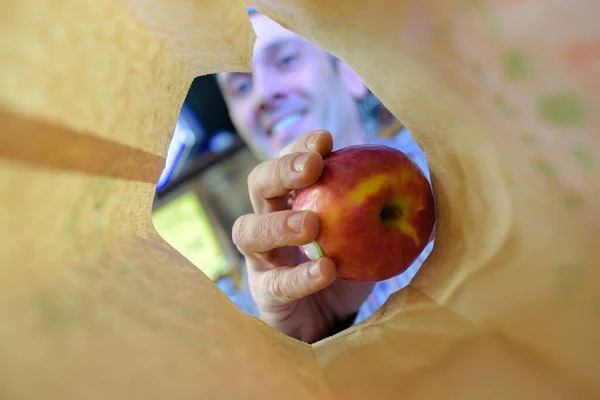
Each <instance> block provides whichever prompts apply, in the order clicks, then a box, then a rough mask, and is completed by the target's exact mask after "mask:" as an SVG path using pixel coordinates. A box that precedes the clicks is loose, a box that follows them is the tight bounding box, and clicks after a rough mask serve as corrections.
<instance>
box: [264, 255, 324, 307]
mask: <svg viewBox="0 0 600 400" xmlns="http://www.w3.org/2000/svg"><path fill="white" fill-rule="evenodd" d="M335 278H336V270H335V264H334V262H333V261H332V260H331V259H330V258H320V259H318V260H316V261H308V262H305V263H302V264H300V265H298V266H296V267H279V268H275V269H272V270H269V271H266V272H264V273H263V274H262V276H261V290H262V292H263V294H264V295H263V299H264V301H265V302H266V305H268V306H280V305H284V304H288V303H291V302H293V301H296V300H300V299H302V298H304V297H306V296H309V295H311V294H313V293H316V292H318V291H319V290H321V289H324V288H325V287H327V286H329V285H330V284H331V283H333V281H335Z"/></svg>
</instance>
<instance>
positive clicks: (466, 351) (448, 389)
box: [0, 0, 600, 399]
mask: <svg viewBox="0 0 600 400" xmlns="http://www.w3.org/2000/svg"><path fill="white" fill-rule="evenodd" d="M250 4H251V5H252V6H253V7H255V8H257V9H258V10H259V11H261V12H263V13H264V14H266V15H268V16H270V17H272V18H273V19H275V20H277V21H278V22H280V23H281V24H282V25H283V26H285V27H287V28H288V29H291V30H293V31H295V32H297V33H299V34H301V35H302V36H304V37H306V38H308V39H309V40H311V41H313V42H314V43H316V44H317V45H319V46H321V47H323V48H324V49H326V50H328V51H330V52H331V53H333V54H334V55H336V56H338V57H340V58H341V59H343V60H344V61H345V62H347V63H348V64H349V65H350V66H351V67H352V68H353V69H354V70H355V71H357V72H358V73H359V74H360V76H361V77H362V78H363V79H364V81H365V82H366V84H367V85H368V87H369V88H370V89H371V90H372V91H373V92H374V93H375V95H377V96H378V97H379V98H380V99H381V100H382V101H383V103H384V104H385V105H386V107H387V108H388V109H389V110H390V111H392V112H393V113H394V115H396V117H398V118H399V119H400V120H401V121H402V123H404V124H405V125H406V126H407V127H408V128H409V130H410V131H411V132H412V133H413V136H414V137H415V139H416V140H417V142H418V143H419V144H420V145H421V146H422V148H423V149H424V150H425V152H426V154H427V157H428V160H429V162H430V168H431V173H432V181H433V185H434V190H435V195H436V201H437V212H438V224H437V236H436V246H435V249H434V252H433V253H432V255H431V257H430V258H429V260H428V261H427V262H426V263H425V264H424V265H423V267H422V269H421V270H420V272H419V273H418V274H417V276H416V278H415V280H414V281H413V283H412V284H411V285H410V286H409V287H407V288H405V289H403V290H402V291H400V292H399V293H397V294H396V295H394V296H392V298H390V300H389V301H388V302H387V303H386V305H384V307H382V309H381V310H379V311H378V312H377V313H376V314H374V315H373V316H372V317H371V318H369V319H368V320H366V321H364V322H363V323H361V324H359V325H357V326H354V327H352V328H350V329H348V330H347V331H344V332H342V333H340V334H338V335H336V336H334V337H331V338H328V339H325V340H323V341H321V342H319V343H316V344H314V345H312V346H309V345H306V344H303V343H299V342H297V341H295V340H293V339H290V338H287V337H285V336H283V335H281V334H279V333H277V332H275V331H273V330H272V329H271V328H269V327H268V326H266V325H265V324H263V323H261V322H260V321H258V320H257V319H255V318H253V317H250V316H247V315H245V314H243V313H242V312H241V311H239V310H237V309H236V308H235V306H234V305H233V304H232V303H231V302H230V301H229V300H228V299H227V298H226V297H225V296H224V295H223V293H221V292H220V291H219V289H218V288H216V287H215V286H214V285H213V284H212V282H211V281H210V280H209V279H208V278H207V277H205V276H203V275H202V273H201V272H200V271H198V270H197V269H196V268H194V267H193V266H192V265H190V264H189V263H188V262H187V261H186V260H185V259H184V258H183V257H181V256H180V255H179V254H178V253H177V252H176V251H175V250H173V249H172V248H170V247H169V246H168V245H167V244H166V243H165V242H164V241H163V240H162V239H161V238H159V237H158V235H157V234H156V232H155V230H154V228H153V227H152V224H151V218H150V209H151V200H152V196H153V192H154V182H156V180H157V179H158V174H159V173H160V169H161V166H162V165H164V156H165V154H166V149H167V145H168V141H169V138H170V135H171V134H172V132H173V127H174V125H175V120H176V117H177V113H178V111H179V107H180V105H181V103H182V101H183V98H184V96H185V93H186V90H187V88H188V87H189V84H190V82H191V80H192V79H193V77H194V76H197V75H201V74H206V73H212V72H217V71H220V70H249V68H250V63H251V57H250V54H251V48H252V43H253V41H254V36H253V33H252V30H251V26H250V24H249V21H248V17H247V15H246V11H245V10H246V4H245V3H244V2H243V1H238V0H228V1H219V2H211V1H207V0H195V1H194V0H170V1H169V0H151V1H137V0H129V1H125V2H121V1H117V0H106V1H103V2H94V3H89V2H87V1H83V0H35V1H34V0H25V1H24V0H19V1H17V0H5V1H4V3H3V12H2V14H1V15H0V60H1V61H0V120H1V122H2V126H3V128H2V134H1V135H0V186H1V187H0V205H1V206H2V212H1V213H0V239H1V240H2V246H0V260H1V263H0V320H1V321H3V322H2V323H1V324H0V337H1V338H2V340H1V341H0V397H2V398H6V399H22V398H28V399H35V398H57V399H58V398H60V399H64V398H107V397H113V398H144V399H152V398H286V399H294V398H298V399H304V398H308V399H316V398H319V399H321V398H322V399H337V398H339V399H364V398H367V397H368V396H372V397H374V398H380V399H387V398H398V397H401V396H402V397H406V398H411V399H432V398H443V399H480V398H483V397H486V398H492V399H494V398H498V399H505V398H515V399H519V398H523V399H532V398H543V399H573V398H578V399H579V398H582V399H583V398H590V399H591V398H598V397H599V396H600V385H599V384H598V382H600V376H599V375H600V372H599V371H600V365H599V363H600V361H598V360H600V357H599V355H600V343H599V340H598V338H599V337H600V295H599V293H600V272H599V271H600V269H599V268H598V267H599V266H600V265H599V262H598V258H599V257H598V256H599V255H600V249H599V247H598V234H599V232H600V212H599V206H600V176H599V175H600V174H599V172H600V171H599V168H600V136H598V134H597V132H598V129H597V127H598V126H600V112H599V111H600V95H599V93H600V70H599V69H598V65H599V63H600V25H598V24H597V20H598V17H599V16H600V15H599V14H600V10H599V9H598V7H597V6H596V4H595V2H594V1H592V0H578V1H566V0H553V1H540V0H489V1H486V0H456V1H450V0H448V1H433V0H427V1H418V0H403V1H392V0H381V1H377V2H375V1H359V0H346V1H344V2H340V1H335V0H319V1H317V0H295V1H288V0H285V1H274V0H254V1H251V2H250Z"/></svg>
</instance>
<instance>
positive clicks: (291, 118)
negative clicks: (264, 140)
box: [273, 114, 300, 133]
mask: <svg viewBox="0 0 600 400" xmlns="http://www.w3.org/2000/svg"><path fill="white" fill-rule="evenodd" d="M299 120H300V114H294V115H288V116H287V117H285V118H283V119H281V120H280V121H279V122H277V123H276V124H275V125H274V126H273V133H277V132H280V131H282V130H284V129H285V128H287V127H288V126H290V125H292V124H294V123H296V122H297V121H299Z"/></svg>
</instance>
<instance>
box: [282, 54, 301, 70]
mask: <svg viewBox="0 0 600 400" xmlns="http://www.w3.org/2000/svg"><path fill="white" fill-rule="evenodd" d="M297 59H298V56H297V55H296V54H286V55H285V56H283V57H281V58H280V59H279V60H278V61H277V66H278V67H279V68H287V67H290V66H292V65H293V64H294V63H295V62H296V61H297Z"/></svg>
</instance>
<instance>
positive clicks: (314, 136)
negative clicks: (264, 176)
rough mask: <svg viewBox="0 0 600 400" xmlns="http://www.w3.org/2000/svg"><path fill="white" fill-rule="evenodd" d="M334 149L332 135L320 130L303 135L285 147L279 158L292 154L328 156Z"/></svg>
mask: <svg viewBox="0 0 600 400" xmlns="http://www.w3.org/2000/svg"><path fill="white" fill-rule="evenodd" d="M332 149H333V138H332V137H331V133H329V132H328V131H325V130H319V131H314V132H310V133H307V134H306V135H302V136H301V137H300V138H298V139H297V140H296V141H295V142H293V143H291V144H289V145H287V146H286V147H284V148H283V149H282V150H281V151H280V152H279V156H283V155H286V154H292V153H304V152H307V151H308V152H313V151H314V152H316V153H319V154H320V155H321V156H326V155H327V154H329V153H331V150H332Z"/></svg>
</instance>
